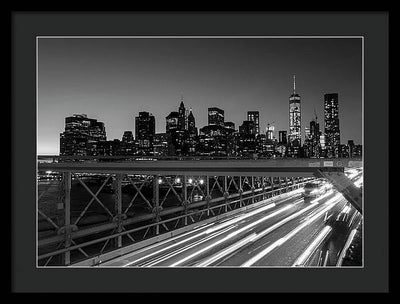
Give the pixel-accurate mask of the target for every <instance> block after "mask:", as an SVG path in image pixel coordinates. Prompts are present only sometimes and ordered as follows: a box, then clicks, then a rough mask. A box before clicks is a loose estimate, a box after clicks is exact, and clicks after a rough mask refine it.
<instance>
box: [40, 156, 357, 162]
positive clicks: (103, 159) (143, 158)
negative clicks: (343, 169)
mask: <svg viewBox="0 0 400 304" xmlns="http://www.w3.org/2000/svg"><path fill="white" fill-rule="evenodd" d="M37 160H38V162H39V163H41V162H53V163H54V162H77V161H86V162H110V161H113V162H115V161H118V162H132V161H157V160H164V161H168V160H171V161H189V160H190V161H196V160H198V161H201V160H216V161H221V160H309V161H310V162H313V161H335V162H337V161H342V162H343V163H344V162H346V163H347V162H348V161H362V158H361V157H354V158H292V157H265V156H258V155H253V156H249V155H247V156H206V155H193V156H159V155H156V156H149V155H143V156H141V155H114V156H104V155H97V156H83V155H38V156H37Z"/></svg>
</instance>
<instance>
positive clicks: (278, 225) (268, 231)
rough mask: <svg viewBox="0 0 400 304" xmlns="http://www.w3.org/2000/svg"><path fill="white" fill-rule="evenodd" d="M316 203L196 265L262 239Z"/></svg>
mask: <svg viewBox="0 0 400 304" xmlns="http://www.w3.org/2000/svg"><path fill="white" fill-rule="evenodd" d="M330 194H331V193H327V194H325V195H324V196H321V197H320V198H318V199H315V200H314V204H315V203H316V202H318V201H319V200H321V199H322V198H323V197H326V196H328V195H330ZM299 201H301V200H299ZM297 203H298V201H297V202H295V203H293V205H296V204H297ZM314 204H311V205H309V206H307V207H305V208H303V209H301V210H300V211H298V212H296V213H294V214H292V215H290V216H288V217H286V218H284V219H283V220H281V221H279V222H278V223H276V224H274V225H272V226H270V227H269V228H267V229H265V230H263V231H262V232H260V233H258V234H257V235H256V236H255V237H251V238H249V239H247V238H246V239H244V240H246V241H244V240H243V241H241V242H239V243H240V246H239V245H238V244H239V243H238V244H234V245H232V246H230V247H228V248H226V249H225V250H223V251H221V252H220V253H217V254H215V255H213V256H211V257H210V258H208V259H206V260H204V261H202V262H201V263H200V264H198V265H196V266H197V267H204V266H208V265H210V264H211V263H214V262H216V261H217V260H219V259H221V258H222V257H224V256H226V255H228V254H230V253H232V252H234V251H235V250H238V249H239V248H240V247H244V246H246V245H248V243H250V242H255V241H257V240H259V239H261V238H262V237H264V236H265V235H267V234H269V233H271V232H272V231H274V230H276V229H278V228H279V227H281V226H282V225H284V224H286V223H287V222H289V221H291V220H292V219H294V218H296V217H298V216H299V215H301V214H303V213H305V212H306V211H308V210H310V209H311V208H314Z"/></svg>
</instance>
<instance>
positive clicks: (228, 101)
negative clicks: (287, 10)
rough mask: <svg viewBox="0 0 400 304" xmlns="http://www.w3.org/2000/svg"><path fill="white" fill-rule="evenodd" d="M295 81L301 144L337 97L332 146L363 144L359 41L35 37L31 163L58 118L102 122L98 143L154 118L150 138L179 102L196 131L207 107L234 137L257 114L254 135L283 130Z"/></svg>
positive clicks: (53, 141) (50, 149)
mask: <svg viewBox="0 0 400 304" xmlns="http://www.w3.org/2000/svg"><path fill="white" fill-rule="evenodd" d="M294 74H295V75H296V92H297V93H298V94H299V95H300V96H301V111H302V133H303V134H302V135H303V138H304V127H305V126H309V122H310V121H311V120H312V118H313V117H314V110H315V111H316V113H317V116H318V121H319V122H320V128H321V129H322V131H323V104H324V101H323V98H324V94H326V93H338V94H339V119H340V131H341V142H342V143H347V140H349V139H353V140H354V141H355V143H356V144H358V143H362V40H361V39H360V38H305V39H304V38H301V39H300V38H285V39H282V38H281V39H278V38H261V39H260V38H258V39H253V38H214V39H208V38H204V39H199V38H180V39H178V38H152V39H145V38H140V39H138V38H39V40H38V113H37V114H38V116H37V117H38V123H37V126H38V131H37V132H38V139H37V144H38V146H37V151H38V154H58V153H59V136H60V133H61V132H63V131H64V123H65V117H67V116H71V115H73V114H82V113H84V114H87V115H88V117H90V118H95V119H97V120H99V121H102V122H104V123H105V127H106V133H107V139H108V140H112V139H115V138H118V139H121V138H122V134H123V132H124V131H125V130H131V131H132V132H133V133H134V132H135V127H134V117H135V116H137V115H138V112H139V111H148V112H150V113H152V114H153V115H154V116H155V119H156V132H165V124H166V122H165V117H166V116H167V115H168V114H169V113H170V112H171V111H176V110H177V108H178V106H179V103H180V99H181V94H183V96H184V103H185V106H186V107H187V108H192V110H193V114H194V116H195V119H196V126H197V127H198V128H200V127H203V126H205V125H207V108H208V107H213V106H216V107H219V108H221V109H223V110H224V111H225V121H232V122H234V123H235V125H236V128H238V127H239V125H240V124H242V122H243V120H246V116H247V111H254V110H255V111H260V128H261V131H262V133H265V128H266V126H267V123H270V124H272V125H274V126H275V131H276V136H278V134H277V131H278V130H288V127H289V114H288V111H289V96H290V94H291V93H292V91H293V75H294Z"/></svg>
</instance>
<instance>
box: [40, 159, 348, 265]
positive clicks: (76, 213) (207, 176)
mask: <svg viewBox="0 0 400 304" xmlns="http://www.w3.org/2000/svg"><path fill="white" fill-rule="evenodd" d="M171 163H172V162H168V166H166V167H163V166H159V165H158V164H157V165H158V166H154V165H153V163H147V164H146V162H141V164H140V166H136V165H131V164H127V163H120V164H115V163H95V164H87V163H79V162H78V163H68V164H67V163H54V164H45V163H39V165H38V170H39V172H40V171H42V172H43V171H46V170H52V171H54V172H57V173H58V176H59V178H58V179H56V180H53V181H52V182H50V184H49V185H47V187H42V188H43V189H39V187H38V197H37V198H38V200H37V212H38V223H37V229H38V231H37V254H38V257H37V259H38V261H37V264H38V266H39V267H40V266H68V265H71V264H75V263H77V262H79V261H82V260H87V259H89V258H93V257H98V260H99V262H100V259H101V258H100V257H101V256H102V255H103V254H104V253H107V252H110V251H113V250H117V249H121V248H123V247H125V246H129V245H132V244H137V243H139V242H143V241H144V240H147V239H150V238H153V237H155V236H159V235H162V234H165V233H168V232H171V231H174V230H176V229H179V228H182V227H187V226H188V225H191V224H193V223H196V222H200V221H203V220H206V219H210V218H213V217H216V216H219V215H221V214H224V213H227V212H230V211H232V210H235V209H239V208H243V207H246V206H249V205H252V204H254V203H256V202H260V201H262V200H265V199H268V198H271V197H273V196H276V195H280V194H282V193H286V192H289V191H292V190H294V189H297V188H299V187H301V186H302V185H303V184H304V183H305V182H307V181H309V180H311V179H314V178H316V175H315V170H316V169H318V168H310V167H308V168H307V167H303V169H301V168H299V166H298V167H290V168H289V167H286V168H282V167H281V168H280V169H279V170H276V169H277V168H276V167H263V166H260V164H258V165H257V164H256V165H254V162H253V164H252V165H251V166H244V165H242V166H241V165H239V166H238V165H237V164H236V165H235V166H234V167H229V166H227V163H225V164H222V165H221V164H220V163H219V165H216V164H215V163H214V165H213V166H209V167H208V166H207V165H206V166H204V164H202V165H201V166H200V167H201V168H200V167H199V168H196V166H187V167H183V168H182V167H179V166H177V165H176V164H175V165H174V164H171ZM339 170H343V168H339ZM235 172H236V173H235ZM94 176H97V177H98V176H101V182H99V183H97V186H98V187H94V186H93V185H89V184H90V182H89V181H90V178H92V177H94ZM127 187H128V188H130V191H128V193H127V191H124V189H126V188H127ZM54 188H56V191H55V192H56V199H55V200H54V201H53V202H50V200H46V201H45V200H44V199H43V198H46V195H47V196H48V195H49V193H48V192H49V190H51V189H53V191H54ZM79 188H80V190H79ZM96 188H97V189H96ZM77 189H78V190H79V191H83V190H84V192H86V195H87V194H88V195H89V197H90V200H88V201H87V202H85V203H84V204H83V205H82V202H81V199H79V201H80V202H79V204H77V203H78V202H77V199H76V196H75V195H74V192H75V191H77ZM39 190H41V191H40V193H39ZM106 190H107V192H110V191H111V193H110V194H109V195H108V198H109V197H112V199H111V200H110V199H108V200H107V199H105V195H104V192H105V191H106ZM53 195H54V194H53ZM49 205H52V206H49ZM55 206H56V207H55ZM54 209H56V210H55V211H54ZM90 209H92V210H90ZM93 209H95V210H93ZM51 210H53V212H52V211H51ZM93 218H96V221H95V222H93V221H92V222H90V219H93ZM39 220H41V221H40V223H42V224H43V223H46V224H47V226H48V228H47V230H46V231H44V232H43V231H41V232H39V229H40V227H39V226H40V225H39ZM85 220H86V221H85Z"/></svg>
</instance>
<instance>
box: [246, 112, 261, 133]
mask: <svg viewBox="0 0 400 304" xmlns="http://www.w3.org/2000/svg"><path fill="white" fill-rule="evenodd" d="M247 120H248V121H252V122H253V123H254V128H255V132H256V135H259V134H260V112H259V111H248V112H247Z"/></svg>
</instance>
